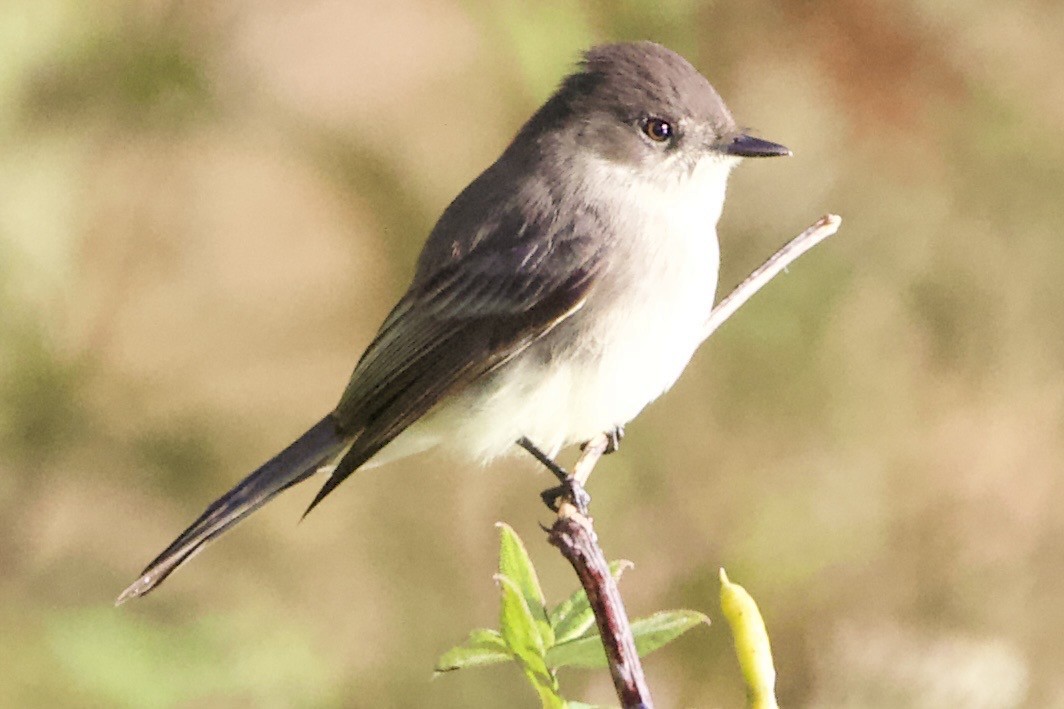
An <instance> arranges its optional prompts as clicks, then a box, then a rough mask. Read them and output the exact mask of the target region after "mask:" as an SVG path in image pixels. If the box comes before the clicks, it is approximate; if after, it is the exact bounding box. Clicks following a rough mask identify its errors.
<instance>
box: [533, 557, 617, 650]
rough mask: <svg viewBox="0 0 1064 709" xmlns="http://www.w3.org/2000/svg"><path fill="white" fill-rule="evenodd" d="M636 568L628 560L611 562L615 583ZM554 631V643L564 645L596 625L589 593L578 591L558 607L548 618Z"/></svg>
mask: <svg viewBox="0 0 1064 709" xmlns="http://www.w3.org/2000/svg"><path fill="white" fill-rule="evenodd" d="M633 566H635V564H633V563H632V562H630V561H628V560H627V559H621V560H619V561H611V562H610V574H611V575H612V576H613V580H614V581H619V580H620V578H621V574H623V573H624V572H625V571H626V570H627V569H630V568H632V567H633ZM548 618H549V620H550V625H551V628H552V629H553V630H554V642H555V643H556V644H558V643H564V642H569V641H570V640H575V639H576V638H578V637H580V636H581V635H583V634H584V633H586V632H587V630H588V628H590V627H591V626H592V625H594V624H595V614H594V612H592V610H591V604H590V603H588V600H587V592H586V591H584V589H582V588H581V589H578V590H577V591H575V592H573V594H572V595H571V596H569V597H568V598H566V599H565V600H564V601H562V602H561V603H559V604H558V605H556V606H555V607H554V608H553V609H552V610H551V612H550V615H549V616H548Z"/></svg>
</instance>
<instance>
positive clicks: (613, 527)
mask: <svg viewBox="0 0 1064 709" xmlns="http://www.w3.org/2000/svg"><path fill="white" fill-rule="evenodd" d="M1062 26H1064V5H1061V4H1060V3H1054V2H1047V1H1045V0H1017V1H1016V2H1012V3H987V2H969V3H949V4H943V3H937V2H933V1H932V0H906V1H905V2H899V3H888V2H884V1H882V0H879V1H874V2H858V1H857V0H841V1H839V2H830V3H813V2H809V1H808V0H786V1H784V2H769V1H767V0H751V1H749V2H743V3H737V2H716V3H703V2H698V1H697V0H684V1H683V2H675V3H668V4H661V5H659V4H658V3H651V2H645V3H644V2H635V1H634V0H587V1H585V2H575V1H569V2H565V1H562V0H551V1H550V2H545V3H538V4H534V5H533V4H522V3H517V2H488V1H487V0H467V1H466V2H463V3H446V4H445V3H434V2H410V3H401V4H391V5H389V4H382V3H361V2H280V1H277V0H272V1H267V2H262V3H233V4H215V3H206V2H185V3H177V2H164V1H163V0H154V1H153V2H148V3H137V2H132V0H109V2H104V3H78V2H74V1H73V0H35V1H33V2H31V1H30V0H15V1H14V2H8V3H5V4H3V5H2V6H0V47H3V48H4V49H3V56H4V59H5V60H4V61H3V62H2V63H0V667H2V668H3V671H2V672H0V705H3V706H137V707H146V706H166V707H168V706H197V707H199V706H236V705H239V704H245V705H246V704H249V703H250V704H251V705H254V706H374V707H387V706H397V707H398V706H402V707H406V706H434V707H448V706H454V707H459V706H463V707H464V706H511V705H512V706H533V705H534V702H535V699H534V697H533V696H532V694H531V692H530V691H529V690H528V689H527V688H526V687H525V686H524V684H523V680H521V678H520V677H519V675H518V674H517V671H516V670H505V669H498V670H485V671H483V672H479V673H476V672H473V673H469V674H466V673H460V674H459V675H456V676H448V677H446V678H443V679H440V680H438V681H435V682H431V683H430V682H429V676H430V673H431V668H432V663H433V661H434V660H435V658H436V656H437V654H438V653H439V652H441V651H442V650H444V649H446V648H448V647H450V646H451V645H453V644H454V643H456V642H458V641H460V640H461V639H462V637H464V635H465V633H466V631H467V630H468V629H470V628H472V627H474V626H478V625H491V624H492V621H493V620H494V618H493V614H494V613H495V603H496V591H495V589H494V587H493V585H492V582H491V574H492V570H493V568H494V565H495V557H494V554H495V530H494V527H493V526H492V523H493V522H495V521H496V520H506V521H507V522H509V523H511V524H513V525H514V526H515V527H516V528H517V529H518V531H519V532H520V533H521V535H522V536H523V537H524V538H525V540H526V541H527V542H528V543H529V544H530V546H531V549H532V553H533V556H534V557H535V558H536V563H537V567H538V568H539V570H540V572H541V573H542V574H543V576H544V580H545V584H546V587H547V593H548V595H550V596H552V597H554V598H561V597H563V596H564V595H565V594H568V593H569V591H571V590H572V589H573V588H574V587H575V579H573V578H571V575H570V574H569V573H568V571H567V569H566V567H565V565H564V562H562V561H561V560H560V559H558V558H556V555H555V554H554V551H553V550H551V549H549V548H548V547H547V546H546V545H545V544H544V545H541V546H540V547H539V549H538V550H537V549H536V546H535V540H536V538H537V535H538V534H539V532H538V528H537V526H536V525H537V523H539V522H541V521H544V520H545V514H546V513H545V511H544V510H543V509H541V507H540V506H539V502H538V499H537V492H538V491H539V490H540V489H541V488H543V487H544V486H545V484H546V483H547V479H546V478H545V477H544V475H543V474H542V473H541V472H539V471H537V470H536V468H535V466H534V465H532V464H531V463H529V462H527V461H525V460H523V459H519V458H518V459H514V460H512V461H506V462H503V463H500V464H498V465H495V466H493V467H492V468H491V469H490V470H478V469H466V468H464V467H463V466H462V465H461V464H459V463H458V462H457V461H454V460H449V459H445V458H444V457H442V456H438V455H426V456H422V457H420V458H417V459H413V460H410V461H406V462H403V463H401V464H395V465H392V466H389V467H387V468H385V469H382V470H378V471H374V472H372V473H368V474H365V475H361V476H356V477H354V478H352V479H351V480H350V481H349V482H348V483H347V484H346V485H345V486H344V487H343V490H342V493H341V494H339V495H336V496H335V497H333V498H331V499H330V500H329V502H328V504H327V505H325V506H324V507H323V508H322V509H321V510H320V511H318V512H316V513H315V514H313V515H311V516H310V517H308V518H307V520H306V521H305V522H304V523H303V524H299V525H297V524H296V521H297V520H298V519H299V514H300V513H301V511H302V509H303V506H305V504H306V502H307V501H308V500H309V498H310V496H311V495H312V494H313V490H312V489H298V490H296V491H294V492H292V493H290V494H288V495H286V496H285V497H284V499H282V500H281V501H280V502H277V503H275V504H274V505H271V506H270V508H269V509H268V510H266V511H263V512H261V513H260V514H258V515H256V516H255V518H254V519H253V521H250V522H248V523H247V524H245V525H242V526H241V528H240V530H239V531H237V532H234V533H233V534H232V535H230V536H227V537H226V539H225V540H224V541H223V542H221V543H219V544H217V545H216V546H214V547H212V548H211V549H210V550H209V551H208V552H207V553H206V554H204V555H202V557H200V558H199V559H197V560H196V561H195V562H194V563H193V564H191V565H190V566H189V567H188V568H187V569H183V570H182V571H181V573H179V574H177V575H176V576H175V577H174V578H173V579H172V580H171V581H170V582H168V583H167V584H166V586H165V587H164V588H163V589H162V590H160V591H159V592H158V593H156V594H154V595H152V596H151V597H150V598H148V599H145V600H143V601H141V602H137V603H135V604H131V605H128V606H125V607H123V608H121V609H120V610H115V609H112V608H111V605H110V604H111V601H112V599H113V598H114V596H115V595H116V594H117V592H118V591H119V590H121V588H123V587H124V586H125V584H126V583H128V582H129V581H130V580H132V578H133V576H134V575H135V573H136V572H137V571H138V570H139V569H140V567H141V565H142V564H143V563H144V562H146V561H147V560H148V559H149V558H151V556H153V555H154V554H155V553H156V552H157V551H158V550H160V549H161V548H162V547H163V546H164V545H165V544H166V543H168V542H169V541H170V539H171V538H172V537H173V536H174V535H175V534H176V533H177V532H179V531H180V530H181V529H182V528H183V527H184V525H185V524H187V523H188V522H189V521H191V520H192V519H193V518H194V517H195V516H196V515H198V514H199V512H200V511H201V510H202V508H203V507H204V506H205V505H206V504H207V503H208V502H209V501H210V500H212V499H213V498H214V497H215V496H216V495H217V494H219V493H221V492H222V491H224V490H225V489H227V488H228V487H229V486H230V485H231V484H232V483H233V482H235V481H236V480H237V479H239V478H240V477H242V476H243V475H244V474H245V473H246V472H247V471H249V470H250V469H251V468H253V467H254V466H256V465H257V464H258V463H260V462H261V461H262V460H263V459H265V458H266V457H268V456H269V455H271V454H272V453H273V452H275V451H276V450H277V449H278V448H279V447H280V446H282V445H283V444H285V443H287V441H288V440H289V439H290V438H291V437H293V436H294V435H296V434H297V433H299V432H301V431H302V430H303V429H304V427H306V426H307V425H308V424H309V423H311V422H312V421H313V420H316V417H318V416H320V415H321V414H322V413H323V412H324V411H326V410H328V409H329V408H330V407H331V406H332V405H333V404H334V403H335V399H336V397H337V396H338V395H339V392H340V391H341V389H342V387H343V384H344V382H345V380H346V377H347V376H348V374H349V372H350V368H351V366H352V365H353V364H354V361H355V359H356V358H357V356H358V354H359V353H360V351H361V348H362V347H364V346H365V345H366V344H367V343H368V341H369V339H370V337H371V336H372V334H373V332H374V330H375V328H376V326H377V325H378V323H379V322H380V320H381V319H382V318H383V316H384V314H385V313H386V312H387V310H388V308H389V306H390V304H391V301H392V300H393V299H394V298H395V297H396V296H397V295H398V294H399V293H400V292H401V291H402V289H403V287H404V285H405V280H406V278H407V277H408V275H409V273H410V272H411V270H412V266H413V260H414V257H415V255H416V253H417V250H418V248H419V245H420V243H421V241H422V240H423V238H424V236H425V234H426V233H427V231H428V229H429V228H430V227H431V224H432V222H433V219H434V217H435V215H437V214H438V213H439V212H440V210H441V209H442V208H443V206H444V205H445V204H446V203H447V201H448V200H449V199H450V198H451V197H452V196H453V195H454V194H456V193H457V191H458V190H459V189H461V187H462V186H463V185H464V184H465V183H466V182H467V181H468V180H470V179H471V178H472V177H473V176H475V175H476V174H477V173H478V172H479V171H480V170H482V169H483V168H484V167H485V166H486V165H487V164H488V163H489V162H490V161H491V160H492V159H494V157H495V156H496V155H497V154H498V152H499V151H500V150H501V149H502V148H503V147H504V145H505V144H506V142H507V141H508V140H509V138H510V137H511V136H512V134H513V133H514V132H515V130H516V129H517V127H518V126H519V125H520V123H521V121H522V120H523V119H524V118H525V117H526V116H527V115H528V114H529V113H530V112H531V111H532V110H533V109H534V108H535V106H536V105H537V104H538V102H539V101H541V100H542V99H543V98H544V97H545V95H546V94H547V93H548V92H549V91H550V89H551V86H552V85H553V83H554V82H555V81H557V79H558V78H559V77H560V76H561V74H562V73H563V72H564V71H565V70H566V68H567V67H568V66H570V65H571V64H572V62H573V61H574V59H575V57H576V54H577V51H578V50H579V49H581V48H583V47H586V46H588V45H590V44H593V43H595V42H598V41H603V40H608V39H636V38H650V39H655V40H657V41H660V42H663V43H665V44H667V45H669V46H671V47H673V48H675V49H677V50H678V51H681V52H682V53H684V54H685V55H686V56H688V57H689V58H690V59H691V60H692V61H693V62H694V63H695V64H696V65H697V66H698V67H700V68H701V69H702V70H703V71H704V72H705V73H706V75H707V76H708V77H709V78H710V80H711V81H713V82H714V84H715V85H716V86H717V88H718V89H719V90H720V91H721V93H722V94H723V95H724V97H725V98H726V99H727V100H728V101H729V103H730V105H731V107H732V109H733V111H734V113H735V114H736V116H737V117H738V118H739V120H740V121H741V122H742V123H744V124H746V125H750V126H756V127H757V128H758V129H760V130H761V131H762V134H763V135H765V137H767V138H770V139H773V140H778V141H780V142H783V143H785V144H787V145H788V146H790V147H791V148H792V149H794V151H795V157H794V158H792V159H790V160H788V161H771V162H766V163H757V164H750V165H746V166H744V167H742V168H741V169H740V170H738V172H737V173H736V175H735V178H734V179H733V182H732V189H731V195H730V199H729V203H728V207H727V209H726V212H725V217H724V220H723V223H722V225H721V233H722V239H723V251H724V259H725V265H724V273H723V278H722V282H723V283H724V284H725V285H727V284H730V283H733V282H735V281H736V280H738V279H739V278H740V277H742V276H743V275H744V274H745V273H746V272H747V271H748V270H749V269H750V268H752V267H753V266H755V265H756V264H757V263H758V262H759V261H760V260H761V259H762V258H763V257H764V256H766V255H767V254H769V253H770V252H771V251H772V250H773V249H774V248H775V247H776V246H777V245H778V244H779V243H781V242H782V241H783V240H784V239H786V238H788V237H790V236H791V235H793V234H794V233H797V231H799V230H800V229H801V228H802V227H804V226H805V225H806V224H807V223H809V222H810V221H812V220H813V219H814V218H816V217H817V216H819V215H820V214H821V213H823V212H825V211H833V212H838V213H840V214H842V215H843V217H844V219H845V223H844V225H843V231H842V232H841V233H840V235H839V236H838V237H836V238H835V239H833V240H832V241H830V242H828V243H827V244H825V245H824V246H822V247H820V248H818V249H817V250H816V251H814V252H813V253H812V254H811V255H810V256H808V257H806V258H805V259H804V260H803V261H801V262H800V263H799V264H798V265H797V266H796V267H795V268H793V269H792V270H791V273H790V274H789V275H786V276H783V277H781V278H780V279H778V280H777V281H776V282H774V283H773V284H772V285H771V286H770V287H769V288H767V289H766V290H765V291H764V292H763V293H762V294H760V295H759V296H758V297H757V298H756V299H755V301H754V302H752V303H751V304H750V305H749V306H747V307H746V308H744V310H742V311H741V312H740V313H739V314H738V316H736V317H735V318H734V319H733V320H732V321H731V322H730V323H729V324H728V325H727V326H725V327H724V328H723V329H722V330H721V331H720V332H719V333H718V334H717V335H715V336H714V338H713V340H712V341H711V342H710V343H708V344H707V345H706V346H705V347H704V348H703V350H702V351H701V353H700V354H699V355H698V357H697V358H696V360H695V362H694V363H693V364H692V366H691V368H690V369H689V370H688V372H687V373H686V374H685V376H684V378H683V379H682V380H681V382H680V384H679V385H678V386H677V387H676V389H675V390H674V391H673V392H671V393H670V394H669V395H668V396H666V397H665V398H664V399H663V400H662V401H661V402H659V403H657V404H655V405H654V406H652V407H651V408H650V409H649V410H647V411H646V412H645V413H644V415H643V416H642V417H641V418H640V419H638V420H637V421H636V422H635V423H634V424H633V425H632V426H631V427H630V428H629V431H628V434H629V435H628V437H627V438H626V440H625V444H624V447H623V450H622V453H621V454H620V455H618V456H612V457H611V458H610V459H608V460H606V461H605V462H604V463H603V464H602V466H600V470H599V472H598V473H596V477H595V479H593V480H592V486H591V492H592V494H593V495H594V496H595V504H594V509H595V513H596V521H597V527H598V530H599V534H600V535H601V538H602V541H603V544H604V546H605V548H606V551H607V553H608V554H610V555H611V556H612V557H615V558H616V557H625V558H629V559H632V560H633V561H634V562H635V563H636V568H635V570H634V571H632V572H630V573H629V574H628V575H627V576H626V577H625V581H624V584H623V589H622V590H624V592H625V593H626V598H627V603H628V606H629V609H630V611H631V612H632V613H633V614H636V615H645V614H647V613H650V612H652V611H654V610H657V609H660V608H673V607H691V608H697V609H702V610H706V611H708V612H710V613H711V614H715V613H716V610H715V600H714V599H715V597H716V570H717V568H718V567H719V566H721V565H726V566H727V567H728V569H729V571H730V573H731V575H732V577H733V578H734V579H736V580H737V581H739V582H741V583H742V584H743V585H744V586H746V587H747V588H748V589H749V590H750V591H751V592H752V593H753V594H754V595H755V596H756V597H757V599H758V602H759V604H760V606H761V608H762V610H763V612H764V614H765V617H766V621H767V623H768V626H769V629H770V632H771V634H772V641H773V647H774V649H775V652H776V656H777V657H776V660H777V666H778V670H779V675H780V698H781V702H782V703H783V704H784V705H786V706H819V707H829V706H884V707H895V706H924V707H943V706H964V707H1013V706H1056V705H1061V704H1062V703H1064V681H1062V680H1061V675H1060V672H1059V669H1058V668H1059V667H1060V666H1061V664H1062V663H1064V644H1062V643H1061V642H1060V637H1061V636H1062V635H1064V602H1062V601H1061V598H1064V519H1062V515H1061V514H1060V511H1061V510H1064V487H1062V483H1061V470H1062V469H1064V436H1062V430H1064V377H1062V373H1061V371H1062V364H1064V338H1062V337H1061V335H1060V329H1059V328H1060V322H1061V320H1062V317H1064V278H1061V274H1060V271H1061V264H1062V262H1064V258H1062V257H1064V242H1062V240H1061V238H1060V230H1061V225H1062V224H1064V208H1062V204H1064V199H1062V197H1061V194H1062V189H1064V142H1062V141H1061V140H1060V139H1059V136H1060V135H1061V134H1062V131H1064V78H1062V77H1064V75H1062V74H1061V72H1059V71H1058V70H1057V68H1058V67H1060V66H1061V65H1064V42H1061V41H1060V37H1061V34H1060V28H1061V27H1062ZM729 643H730V639H729V638H728V636H727V633H726V632H724V629H723V625H722V624H721V625H718V626H716V627H714V628H711V629H710V630H708V631H699V632H696V633H691V634H690V635H689V636H688V637H685V638H684V639H683V640H682V641H681V642H679V643H677V644H675V645H674V646H670V647H669V648H668V649H666V650H664V651H662V652H661V653H659V654H658V655H655V656H654V657H652V658H650V659H649V661H648V663H647V670H648V674H649V678H650V683H651V686H652V688H653V690H654V692H655V695H656V697H657V700H658V703H659V705H660V706H666V707H667V706H738V705H740V704H741V702H742V686H741V679H740V676H739V672H738V668H737V667H736V665H735V660H734V658H733V657H732V655H731V651H730V646H729ZM561 679H562V686H563V688H564V690H565V692H566V694H567V696H571V697H580V698H582V699H585V700H590V701H598V702H609V701H611V691H610V685H609V679H608V677H607V676H606V673H604V672H602V673H592V674H580V673H575V672H574V673H567V674H564V675H563V676H562V678H561Z"/></svg>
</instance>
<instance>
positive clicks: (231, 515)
mask: <svg viewBox="0 0 1064 709" xmlns="http://www.w3.org/2000/svg"><path fill="white" fill-rule="evenodd" d="M344 445H345V441H344V439H343V437H342V436H341V434H340V431H339V430H338V429H337V427H336V422H335V421H334V420H333V417H332V416H331V415H330V416H326V417H325V418H323V419H322V420H321V421H319V422H318V423H316V424H314V425H313V426H311V428H310V430H309V431H307V432H306V433H304V434H303V435H302V436H300V437H299V438H298V439H297V440H296V441H295V442H294V443H293V444H292V445H290V446H288V447H287V448H285V449H284V450H283V451H281V452H280V453H278V454H277V455H276V456H274V457H273V458H272V459H270V460H269V461H268V462H267V463H266V464H265V465H263V466H262V467H261V468H259V469H258V470H256V471H255V472H253V473H252V474H251V475H249V476H247V477H246V478H244V479H243V480H241V481H240V482H239V483H238V484H237V485H236V487H234V488H233V489H232V490H230V491H229V492H227V493H225V494H224V495H222V496H221V497H220V498H218V499H217V500H215V501H214V502H213V503H212V504H211V506H210V507H208V508H207V511H206V512H204V513H203V514H202V515H201V516H200V518H199V519H197V520H196V521H195V522H193V523H192V525H191V526H190V527H189V528H188V529H186V530H185V531H184V532H182V533H181V536H179V537H178V538H177V539H175V540H174V542H173V543H172V544H171V545H170V546H168V547H166V549H165V550H164V551H163V553H162V554H159V556H157V557H155V559H154V560H153V561H152V562H151V563H150V564H148V566H147V568H145V569H144V572H143V573H141V575H140V578H138V579H137V580H136V581H134V582H133V583H132V584H131V585H130V587H129V588H127V589H126V590H125V591H122V594H121V595H120V596H119V597H118V600H117V601H115V604H116V605H119V604H122V603H125V602H126V601H128V600H129V599H130V598H135V597H137V596H143V595H144V594H146V593H148V592H149V591H151V590H152V589H154V588H155V587H156V586H158V585H159V584H160V583H162V582H163V580H164V579H165V578H166V577H167V576H169V575H170V574H172V573H173V572H174V570H175V569H177V567H179V566H181V565H182V564H184V563H185V562H186V561H188V560H189V559H191V558H192V557H193V556H195V555H196V553H198V552H199V551H200V550H201V549H203V547H204V546H206V544H207V542H209V541H211V540H212V539H214V538H215V537H217V536H219V535H220V534H222V533H223V532H225V531H226V530H227V529H229V528H230V527H232V526H233V525H234V524H236V523H237V522H239V521H240V520H242V519H244V518H245V517H247V516H248V515H249V514H251V513H252V512H254V511H255V510H257V509H258V508H259V507H262V506H263V505H264V504H266V503H267V502H269V501H270V500H271V499H272V498H273V497H274V495H277V494H278V493H280V492H282V491H283V490H286V489H288V488H289V487H291V486H293V485H295V484H297V483H301V482H303V481H304V480H306V479H307V478H309V477H310V476H311V475H313V474H314V473H315V472H317V470H318V468H319V467H320V466H321V465H322V464H323V463H324V462H325V461H326V460H328V459H329V458H331V457H333V456H335V455H336V454H337V453H339V452H340V451H341V450H342V449H343V447H344Z"/></svg>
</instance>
